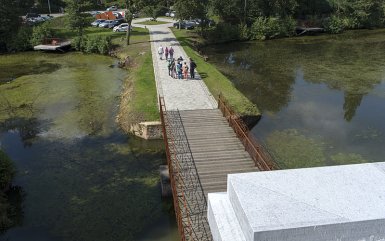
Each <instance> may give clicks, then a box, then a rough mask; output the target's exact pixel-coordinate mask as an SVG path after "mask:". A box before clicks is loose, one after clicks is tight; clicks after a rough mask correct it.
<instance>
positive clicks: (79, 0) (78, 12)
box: [65, 0, 92, 37]
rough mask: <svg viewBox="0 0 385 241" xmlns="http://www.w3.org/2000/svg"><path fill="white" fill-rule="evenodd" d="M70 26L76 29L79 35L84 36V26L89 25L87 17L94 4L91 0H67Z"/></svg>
mask: <svg viewBox="0 0 385 241" xmlns="http://www.w3.org/2000/svg"><path fill="white" fill-rule="evenodd" d="M65 3H66V8H65V9H66V12H67V18H68V23H69V27H70V28H71V29H75V30H76V32H77V35H78V36H79V37H82V36H83V33H84V28H85V27H86V26H88V22H87V17H88V16H89V14H87V13H85V11H87V10H89V8H90V6H91V5H92V3H91V1H90V0H65Z"/></svg>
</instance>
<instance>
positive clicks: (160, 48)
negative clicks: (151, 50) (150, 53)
mask: <svg viewBox="0 0 385 241" xmlns="http://www.w3.org/2000/svg"><path fill="white" fill-rule="evenodd" d="M163 53H164V50H163V47H162V46H159V48H158V54H159V59H162V56H163Z"/></svg>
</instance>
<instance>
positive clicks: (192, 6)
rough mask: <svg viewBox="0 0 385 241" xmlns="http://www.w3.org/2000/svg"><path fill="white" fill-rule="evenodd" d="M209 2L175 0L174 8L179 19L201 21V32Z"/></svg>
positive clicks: (205, 0)
mask: <svg viewBox="0 0 385 241" xmlns="http://www.w3.org/2000/svg"><path fill="white" fill-rule="evenodd" d="M208 6H209V0H176V2H175V5H174V8H175V10H176V13H177V17H178V18H179V19H192V18H197V19H201V20H202V22H201V25H200V26H201V30H202V32H203V30H204V27H205V22H206V21H204V20H206V19H207V12H208Z"/></svg>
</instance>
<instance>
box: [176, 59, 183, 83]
mask: <svg viewBox="0 0 385 241" xmlns="http://www.w3.org/2000/svg"><path fill="white" fill-rule="evenodd" d="M182 68H183V66H182V63H181V62H179V61H178V64H177V65H176V73H177V74H178V79H183V76H182Z"/></svg>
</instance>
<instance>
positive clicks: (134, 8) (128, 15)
mask: <svg viewBox="0 0 385 241" xmlns="http://www.w3.org/2000/svg"><path fill="white" fill-rule="evenodd" d="M124 1H125V5H126V12H125V14H124V18H125V20H126V22H127V23H128V29H127V33H126V45H130V37H131V26H132V19H133V18H134V14H136V13H137V12H138V9H139V7H140V6H139V5H140V4H141V1H140V0H124Z"/></svg>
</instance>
